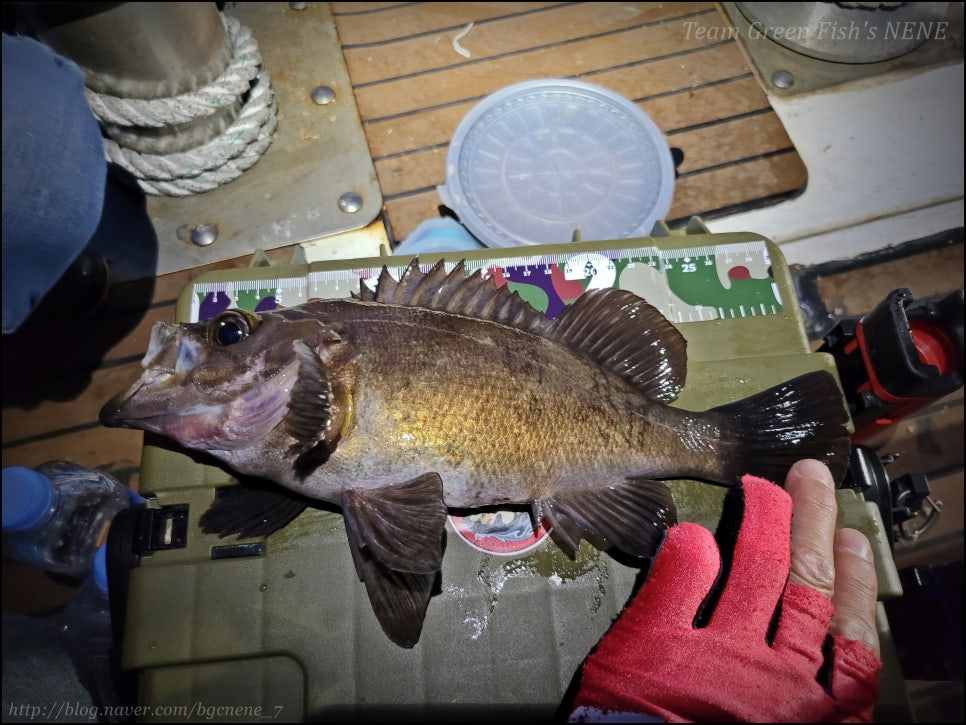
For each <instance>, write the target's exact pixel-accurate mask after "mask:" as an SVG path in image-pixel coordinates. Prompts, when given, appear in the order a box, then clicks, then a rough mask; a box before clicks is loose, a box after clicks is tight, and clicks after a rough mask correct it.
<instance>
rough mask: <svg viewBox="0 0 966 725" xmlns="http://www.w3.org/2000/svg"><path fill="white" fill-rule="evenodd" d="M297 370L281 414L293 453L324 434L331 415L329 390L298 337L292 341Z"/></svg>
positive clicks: (316, 359) (310, 352) (322, 371)
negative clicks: (292, 444)
mask: <svg viewBox="0 0 966 725" xmlns="http://www.w3.org/2000/svg"><path fill="white" fill-rule="evenodd" d="M293 347H294V348H295V355H296V357H297V358H298V361H299V367H298V372H297V374H296V378H295V383H294V384H293V385H292V392H291V394H290V397H289V403H288V412H287V413H286V414H285V425H286V429H287V431H288V433H289V435H291V436H292V437H293V438H294V439H295V440H296V443H295V445H294V446H293V448H294V451H293V452H294V453H304V452H306V451H308V450H310V449H311V448H313V447H314V446H315V445H316V444H318V443H319V441H321V440H322V439H323V438H324V437H325V432H326V430H328V426H329V421H330V420H331V414H332V389H331V388H330V386H329V380H328V378H327V377H326V374H325V366H324V365H323V364H322V360H321V359H320V358H319V356H318V354H317V353H316V352H315V350H313V349H312V348H311V347H309V346H308V345H306V344H305V343H304V342H302V341H301V340H296V341H295V342H294V343H293Z"/></svg>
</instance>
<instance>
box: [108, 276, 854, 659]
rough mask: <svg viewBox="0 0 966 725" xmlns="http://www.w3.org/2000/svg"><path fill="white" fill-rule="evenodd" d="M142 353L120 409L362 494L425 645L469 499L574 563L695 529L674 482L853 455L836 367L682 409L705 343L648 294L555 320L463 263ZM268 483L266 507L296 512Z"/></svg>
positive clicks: (290, 480) (403, 628)
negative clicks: (698, 344) (679, 401)
mask: <svg viewBox="0 0 966 725" xmlns="http://www.w3.org/2000/svg"><path fill="white" fill-rule="evenodd" d="M142 364H143V366H144V368H145V371H144V373H143V375H142V376H141V378H140V380H138V382H136V383H135V384H134V385H133V386H132V387H131V389H130V390H128V391H127V392H124V393H122V394H120V395H118V396H117V397H115V398H114V399H113V400H111V401H110V402H109V403H108V404H107V405H105V406H104V408H103V410H102V411H101V421H102V422H103V423H104V424H105V425H108V426H124V427H129V428H138V429H143V430H145V431H151V432H154V433H158V434H161V435H162V436H165V437H167V438H170V439H173V440H174V441H176V442H177V443H179V444H180V445H181V446H184V447H185V448H189V449H195V450H199V451H206V452H207V453H209V454H211V455H212V456H214V457H215V458H217V459H219V460H220V461H222V462H223V463H225V464H227V465H228V466H229V467H230V468H231V469H233V470H234V471H236V472H238V473H240V474H244V475H249V476H257V477H261V478H264V479H268V480H269V481H271V482H273V483H274V484H278V485H279V486H282V487H284V488H286V489H289V490H290V491H293V492H296V493H297V494H302V495H303V496H304V497H308V498H310V499H318V500H321V501H324V502H328V503H330V504H334V505H335V506H338V507H340V508H341V510H342V513H343V515H344V519H345V527H346V532H347V534H348V540H349V544H350V546H351V549H352V556H353V560H354V562H355V566H356V570H357V573H358V574H359V577H360V579H361V580H362V581H363V582H364V583H365V586H366V588H367V590H368V593H369V597H370V601H371V602H372V605H373V609H374V611H375V613H376V616H377V618H378V619H379V621H380V623H381V625H382V627H383V629H384V630H385V632H386V633H387V635H388V636H389V637H390V638H391V639H392V640H393V641H394V642H396V643H397V644H399V645H401V646H404V647H412V646H413V645H415V643H416V642H417V641H418V639H419V635H420V631H421V629H422V623H423V619H424V616H425V613H426V609H427V606H428V604H429V600H430V597H431V593H432V590H433V585H434V583H435V579H436V577H437V576H438V574H439V572H440V569H441V566H442V556H443V538H444V527H445V522H446V515H447V510H448V509H450V508H458V509H474V508H479V507H488V506H498V507H506V506H509V505H525V506H529V507H530V510H531V512H532V516H533V519H534V521H535V522H539V521H541V520H544V521H546V522H547V523H548V524H549V525H550V526H551V527H552V531H553V533H554V538H555V540H556V542H557V543H558V545H560V546H561V547H562V548H563V549H564V550H566V551H567V552H568V553H570V554H571V555H573V554H575V552H576V550H577V547H578V545H579V543H580V540H581V538H582V537H583V536H585V535H589V536H590V538H591V539H592V540H594V541H595V543H596V544H597V545H600V546H606V547H615V548H617V549H619V550H621V551H623V552H625V553H626V554H629V555H631V556H636V557H651V556H653V555H654V553H655V551H656V549H657V548H658V547H659V546H660V544H661V542H662V541H663V535H664V532H665V530H666V529H667V527H669V526H671V525H672V524H674V523H675V522H676V511H675V507H674V503H673V500H672V498H671V494H670V491H669V489H668V487H667V485H666V484H665V483H662V482H660V481H659V480H658V479H667V478H692V479H699V480H703V481H707V482H711V483H716V484H721V485H725V486H732V485H735V484H736V483H737V482H738V480H739V479H740V477H741V476H742V475H743V474H745V473H749V472H750V473H754V474H756V475H759V476H763V477H766V478H769V479H770V480H773V481H776V482H779V483H781V482H782V481H784V476H785V473H786V472H787V470H788V468H789V467H790V466H791V464H792V463H794V462H795V461H796V460H798V459H800V458H806V457H809V458H818V459H820V460H822V461H824V462H825V463H827V464H828V465H829V466H830V467H831V468H832V470H833V472H834V473H835V475H836V477H837V479H840V478H841V476H842V475H843V474H844V471H845V466H846V464H847V461H848V457H849V433H848V429H847V427H846V426H847V425H848V417H847V413H846V409H845V405H844V402H843V398H842V394H841V391H840V389H839V387H838V383H837V382H836V380H835V378H834V376H832V375H831V374H830V373H828V372H815V373H809V374H805V375H802V376H800V377H798V378H795V379H793V380H790V381H788V382H786V383H783V384H781V385H778V386H776V387H774V388H771V389H769V390H766V391H764V392H761V393H758V394H757V395H753V396H751V397H749V398H746V399H744V400H741V401H739V402H736V403H731V404H728V405H723V406H720V407H717V408H714V409H711V410H708V411H704V412H692V411H687V410H681V409H678V408H674V407H671V406H670V405H669V403H670V402H671V401H673V400H674V398H675V397H676V396H677V395H678V393H679V392H680V390H681V389H682V387H683V385H684V382H685V371H686V343H685V340H684V337H683V336H682V335H681V333H680V332H679V331H678V330H677V329H676V328H675V327H674V326H673V325H672V324H671V323H670V322H668V321H667V320H666V319H665V317H664V316H663V315H662V314H661V313H660V312H659V311H657V310H656V309H655V308H653V307H651V306H650V305H649V304H647V303H646V302H645V301H644V300H642V299H640V298H639V297H637V296H636V295H634V294H632V293H630V292H627V291H624V290H618V289H602V290H593V291H588V292H585V293H584V294H583V295H581V296H580V297H579V298H577V300H576V301H575V302H574V303H573V304H572V305H570V306H569V307H568V308H566V309H565V310H564V311H563V312H562V313H561V314H560V315H558V316H557V317H556V318H554V319H553V320H550V319H548V318H547V317H545V316H544V315H543V314H541V313H539V312H537V311H536V310H535V309H533V308H532V307H531V306H530V305H528V304H527V303H526V302H524V301H523V300H522V299H521V298H520V297H519V296H518V295H517V294H516V293H511V292H510V291H509V290H508V289H507V288H506V287H497V285H496V283H495V282H494V281H493V280H492V279H485V278H484V277H483V276H482V274H481V273H480V272H479V271H477V272H476V273H474V274H473V275H471V276H466V274H465V272H464V270H463V265H462V263H460V264H459V265H457V267H456V268H455V269H454V270H453V271H452V272H450V273H449V274H447V273H446V272H445V270H444V268H443V264H442V263H439V264H437V265H436V266H435V267H433V268H432V269H431V270H430V271H429V272H428V273H425V274H424V273H422V272H421V271H420V269H419V266H418V265H417V263H416V261H414V262H413V263H412V264H411V265H410V266H409V268H408V269H407V270H406V272H405V273H404V275H403V276H402V278H401V279H400V281H399V282H396V281H395V280H394V279H392V277H390V275H389V273H388V272H387V270H386V269H383V271H382V274H381V275H380V277H379V280H378V285H377V286H376V289H375V290H374V291H373V290H370V289H369V288H368V287H366V286H365V285H364V284H363V285H362V289H361V293H360V295H359V296H358V297H356V298H352V299H326V300H317V301H311V302H307V303H305V304H303V305H300V306H298V307H292V308H288V309H277V310H273V311H269V312H262V313H260V314H253V313H250V312H246V311H242V310H228V311H225V312H223V313H221V314H220V315H219V316H217V317H215V318H214V319H211V320H208V321H205V322H199V323H196V324H181V325H167V324H163V323H157V324H156V325H155V327H154V329H153V331H152V336H151V342H150V345H149V348H148V351H147V354H146V355H145V357H144V361H143V363H142ZM273 488H274V487H273ZM235 489H237V490H238V491H239V493H238V496H239V497H240V499H236V503H239V501H243V502H244V499H245V496H246V494H245V493H244V487H242V486H234V487H229V489H228V490H229V491H231V490H235ZM253 495H254V496H255V498H253V499H250V500H248V501H247V504H248V505H249V509H250V508H251V504H252V502H253V501H254V502H255V505H256V506H267V507H268V508H271V507H272V506H275V505H276V503H274V499H272V498H271V496H273V495H275V494H271V493H269V494H267V495H269V498H268V499H258V496H264V495H266V492H265V491H264V490H262V491H258V490H257V489H253ZM259 500H263V501H266V502H267V501H272V503H265V504H259V503H257V502H258V501H259ZM288 500H289V501H291V500H292V498H291V497H289V499H288ZM304 505H305V504H304V503H301V504H298V503H294V504H293V506H294V508H292V507H285V506H281V507H280V508H279V509H278V511H276V512H275V513H274V514H272V513H266V510H265V509H264V508H263V509H261V510H255V511H252V510H249V512H248V514H244V513H242V515H241V516H240V517H239V516H238V515H237V514H236V513H233V512H231V511H228V510H227V509H226V508H225V507H224V505H222V504H219V503H217V502H216V504H215V505H214V506H213V507H212V509H209V511H208V512H206V514H205V516H204V517H203V518H202V525H203V527H204V528H205V529H206V530H207V531H210V532H215V533H220V534H223V535H226V534H229V533H239V534H242V535H257V534H263V533H265V532H266V529H264V527H262V528H259V527H260V526H262V524H263V521H264V520H265V519H266V517H268V518H272V517H273V516H274V517H275V518H279V517H281V518H285V517H286V516H287V517H288V518H287V520H291V518H292V517H293V516H294V515H296V514H297V513H298V512H299V511H301V510H302V508H304ZM276 514H277V516H276ZM275 528H277V526H276V527H275Z"/></svg>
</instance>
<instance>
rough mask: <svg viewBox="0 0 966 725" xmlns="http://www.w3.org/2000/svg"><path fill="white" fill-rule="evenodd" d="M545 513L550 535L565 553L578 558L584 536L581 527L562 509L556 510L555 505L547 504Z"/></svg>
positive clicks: (572, 557)
mask: <svg viewBox="0 0 966 725" xmlns="http://www.w3.org/2000/svg"><path fill="white" fill-rule="evenodd" d="M544 515H545V518H546V520H547V523H548V524H549V525H550V536H551V537H553V539H554V541H555V542H556V543H557V546H559V547H560V548H561V549H563V551H564V553H565V554H566V555H567V556H569V557H570V558H571V559H574V558H576V556H577V550H578V549H579V548H580V540H581V538H583V535H582V533H581V529H580V527H579V526H578V525H577V524H576V523H575V522H574V520H573V519H571V518H570V517H569V516H567V515H566V514H565V513H563V512H562V511H559V510H555V509H554V507H553V506H549V505H548V506H546V507H545V509H544Z"/></svg>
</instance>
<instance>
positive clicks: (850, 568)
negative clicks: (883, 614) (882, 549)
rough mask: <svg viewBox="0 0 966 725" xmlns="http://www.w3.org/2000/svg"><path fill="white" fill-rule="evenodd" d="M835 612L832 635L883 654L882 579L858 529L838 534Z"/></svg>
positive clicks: (830, 627)
mask: <svg viewBox="0 0 966 725" xmlns="http://www.w3.org/2000/svg"><path fill="white" fill-rule="evenodd" d="M834 550H835V594H834V595H833V596H832V604H833V605H834V606H835V612H834V613H833V614H832V623H831V625H830V626H829V634H831V635H832V636H839V637H846V638H847V639H854V640H856V641H858V642H861V643H862V644H864V645H866V646H868V647H869V648H870V649H872V651H873V652H875V653H876V655H878V654H879V633H878V630H877V629H876V626H875V602H876V598H877V597H878V580H877V579H876V575H875V563H874V562H873V560H872V547H871V546H869V540H868V539H866V538H865V535H863V534H862V533H861V532H859V531H856V530H855V529H842V530H841V531H838V532H837V533H836V535H835V548H834Z"/></svg>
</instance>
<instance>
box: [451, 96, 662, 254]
mask: <svg viewBox="0 0 966 725" xmlns="http://www.w3.org/2000/svg"><path fill="white" fill-rule="evenodd" d="M438 191H439V195H440V197H441V198H442V200H443V203H445V204H446V205H447V206H448V207H449V208H450V209H452V210H453V211H454V212H455V213H456V214H457V215H458V216H459V219H460V221H461V222H462V223H463V224H464V225H465V226H466V228H467V229H469V230H470V232H472V234H473V235H474V236H475V237H476V238H477V239H479V240H480V241H481V242H483V243H484V244H486V245H487V246H489V247H510V246H520V245H527V244H556V243H561V242H570V241H572V240H573V238H574V233H575V231H579V234H580V238H581V239H582V240H584V241H591V240H598V239H623V238H629V237H636V236H648V235H649V234H650V233H651V230H652V228H653V227H654V223H655V222H657V221H659V220H661V219H663V218H664V216H665V215H666V214H667V211H668V209H669V208H670V206H671V197H672V195H673V193H674V164H673V162H672V160H671V151H670V149H669V148H668V145H667V142H666V141H665V139H664V136H663V135H662V133H661V131H660V130H659V129H658V127H657V126H656V125H655V124H654V122H653V121H652V120H651V119H650V118H649V117H648V116H647V114H645V113H644V112H643V111H642V110H641V109H640V108H638V107H637V106H636V105H634V104H633V103H631V102H630V101H629V100H627V99H626V98H624V97H623V96H621V95H619V94H617V93H614V92H613V91H610V90H608V89H606V88H602V87H600V86H596V85H593V84H590V83H584V82H582V81H575V80H569V79H549V80H536V81H526V82H524V83H517V84H514V85H512V86H508V87H506V88H503V89H502V90H499V91H497V92H496V93H494V94H492V95H490V96H488V97H487V98H485V99H484V100H483V101H481V102H480V103H479V104H477V105H476V106H475V107H474V108H473V109H472V110H471V111H470V112H469V113H468V114H467V116H466V118H464V119H463V121H462V122H461V123H460V125H459V127H458V128H457V129H456V134H455V135H454V136H453V140H452V142H451V143H450V146H449V154H448V156H447V160H446V183H445V184H444V185H443V186H440V187H439V189H438Z"/></svg>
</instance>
